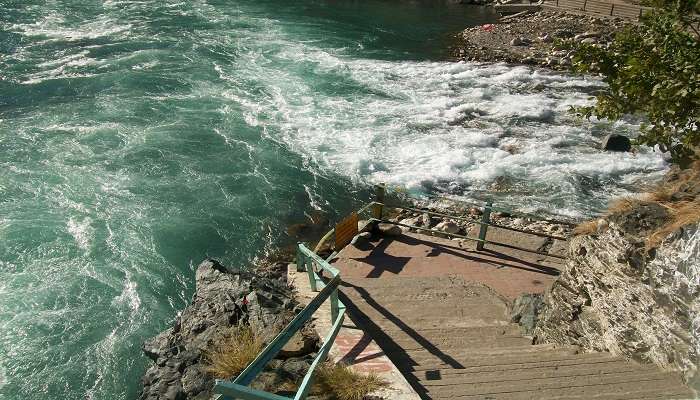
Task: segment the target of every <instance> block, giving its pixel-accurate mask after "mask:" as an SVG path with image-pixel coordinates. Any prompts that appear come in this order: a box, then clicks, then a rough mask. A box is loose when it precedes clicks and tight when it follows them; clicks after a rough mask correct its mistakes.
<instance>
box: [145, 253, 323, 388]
mask: <svg viewBox="0 0 700 400" xmlns="http://www.w3.org/2000/svg"><path fill="white" fill-rule="evenodd" d="M296 306H297V304H296V302H295V301H294V299H293V295H292V291H291V290H290V289H289V288H288V287H287V285H286V282H285V281H284V279H282V277H281V276H274V274H272V276H270V274H269V273H268V274H267V275H264V274H256V273H251V272H248V271H244V270H231V269H228V268H226V267H224V266H223V265H221V264H220V263H218V262H217V261H214V260H206V261H204V262H203V263H202V264H200V265H199V267H198V268H197V273H196V291H195V294H194V296H193V298H192V302H191V304H190V305H189V306H187V307H186V308H185V309H184V310H183V311H182V313H180V315H179V316H178V317H177V318H176V320H175V323H174V324H173V326H172V327H171V328H169V329H167V330H165V331H163V332H161V333H160V334H158V335H157V336H155V337H153V338H151V339H149V340H147V341H146V342H145V343H144V345H143V351H144V353H145V354H146V355H147V356H148V357H149V358H150V359H151V360H153V362H154V364H153V365H152V366H151V367H150V368H149V369H148V370H147V371H146V373H145V375H144V377H143V391H142V393H141V396H140V399H142V400H146V399H149V400H155V399H159V400H185V399H209V398H210V396H211V389H212V387H213V384H214V378H213V377H212V376H210V375H209V374H208V373H207V371H206V367H205V363H204V355H205V354H206V352H207V351H211V350H212V349H213V348H215V346H216V345H217V343H220V341H221V340H222V339H223V338H224V337H226V335H227V334H228V333H229V332H230V331H231V329H232V328H233V327H236V326H239V325H250V326H251V328H252V330H253V331H254V332H260V333H265V334H267V335H269V336H271V337H272V336H274V334H276V333H277V332H278V331H279V330H280V329H281V328H282V327H283V326H284V324H286V323H287V322H288V321H289V319H290V318H291V316H292V314H293V310H294V309H295V307H296ZM299 341H300V342H301V343H302V344H300V345H294V343H293V347H294V346H295V347H294V348H290V349H289V352H291V353H290V354H287V355H288V356H296V357H300V358H296V359H294V358H287V359H285V360H274V361H273V362H272V363H271V364H273V365H272V368H275V371H274V372H267V374H268V375H271V376H268V377H266V378H265V379H267V382H272V381H275V380H277V381H280V382H283V381H286V380H292V381H294V380H297V379H298V378H299V377H300V376H303V374H304V373H305V372H306V370H307V369H308V366H309V364H310V360H311V357H308V355H309V354H308V353H310V352H311V351H315V349H316V346H315V345H313V344H310V343H308V341H307V340H306V339H305V338H301V339H299V340H298V341H297V342H299Z"/></svg>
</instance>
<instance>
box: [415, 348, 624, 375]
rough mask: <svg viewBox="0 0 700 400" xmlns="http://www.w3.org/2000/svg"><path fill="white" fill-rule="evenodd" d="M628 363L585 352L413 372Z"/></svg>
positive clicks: (601, 354) (500, 359) (450, 372)
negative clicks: (543, 358)
mask: <svg viewBox="0 0 700 400" xmlns="http://www.w3.org/2000/svg"><path fill="white" fill-rule="evenodd" d="M615 363H622V364H624V363H628V361H627V360H625V359H622V358H619V357H614V356H611V355H609V354H605V353H585V354H573V355H572V354H564V355H557V356H552V357H549V358H547V359H545V360H542V359H541V358H540V359H533V357H529V358H527V359H525V360H523V359H520V360H515V362H513V359H506V358H504V357H499V358H498V359H496V360H495V362H494V361H492V360H479V361H478V362H476V363H475V364H474V365H464V367H463V368H444V369H431V367H425V368H423V367H421V368H415V369H414V370H413V372H412V373H415V374H425V373H427V372H426V371H439V374H440V376H445V377H446V376H452V375H461V374H471V373H474V372H489V371H500V372H502V373H507V374H509V373H510V371H518V370H546V369H548V368H559V367H564V368H566V367H569V366H578V367H580V368H597V367H598V366H599V365H605V364H615Z"/></svg>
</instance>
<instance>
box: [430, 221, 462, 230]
mask: <svg viewBox="0 0 700 400" xmlns="http://www.w3.org/2000/svg"><path fill="white" fill-rule="evenodd" d="M435 230H438V231H440V232H445V233H457V232H459V226H458V225H457V224H455V223H454V222H452V221H442V222H440V223H439V224H437V225H436V226H435Z"/></svg>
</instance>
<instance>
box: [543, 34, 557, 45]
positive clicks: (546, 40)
mask: <svg viewBox="0 0 700 400" xmlns="http://www.w3.org/2000/svg"><path fill="white" fill-rule="evenodd" d="M540 41H541V42H542V43H552V42H554V38H553V37H552V35H550V34H549V33H545V34H544V35H542V36H540Z"/></svg>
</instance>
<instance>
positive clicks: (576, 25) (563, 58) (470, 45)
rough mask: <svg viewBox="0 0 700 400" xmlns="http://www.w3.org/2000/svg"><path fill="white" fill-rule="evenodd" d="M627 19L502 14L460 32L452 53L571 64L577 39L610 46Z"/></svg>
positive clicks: (469, 58) (560, 65)
mask: <svg viewBox="0 0 700 400" xmlns="http://www.w3.org/2000/svg"><path fill="white" fill-rule="evenodd" d="M625 24H627V22H625V21H624V20H623V19H620V18H596V17H590V16H585V15H575V14H568V13H564V12H558V11H551V10H542V11H537V12H533V13H530V14H526V15H522V16H513V17H510V18H502V19H501V21H500V22H499V23H497V24H489V25H482V26H476V27H473V28H469V29H466V30H464V31H463V32H461V33H460V34H458V35H457V44H456V45H455V47H454V49H453V55H454V56H455V57H457V58H458V59H460V60H465V61H483V62H507V63H513V64H527V65H536V66H541V67H548V68H551V69H555V70H567V69H570V68H571V64H572V62H571V60H572V52H571V50H570V47H571V45H572V44H574V43H577V42H583V43H590V44H595V45H598V46H607V43H608V42H610V41H611V40H612V38H613V34H614V32H615V31H617V30H619V29H621V28H622V27H624V26H625Z"/></svg>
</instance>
